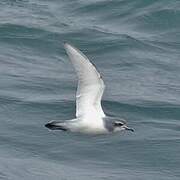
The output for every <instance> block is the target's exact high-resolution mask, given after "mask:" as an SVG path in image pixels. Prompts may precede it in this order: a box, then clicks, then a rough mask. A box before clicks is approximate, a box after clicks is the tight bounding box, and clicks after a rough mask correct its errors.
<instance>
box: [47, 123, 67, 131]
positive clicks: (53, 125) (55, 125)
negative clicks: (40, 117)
mask: <svg viewBox="0 0 180 180" xmlns="http://www.w3.org/2000/svg"><path fill="white" fill-rule="evenodd" d="M45 127H47V128H48V129H51V130H62V131H67V130H68V129H67V127H66V126H65V123H63V122H60V121H51V122H49V123H47V124H45Z"/></svg>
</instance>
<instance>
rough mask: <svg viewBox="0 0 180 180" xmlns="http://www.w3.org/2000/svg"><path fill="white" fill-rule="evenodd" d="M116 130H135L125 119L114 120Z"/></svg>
mask: <svg viewBox="0 0 180 180" xmlns="http://www.w3.org/2000/svg"><path fill="white" fill-rule="evenodd" d="M113 127H114V131H122V130H128V131H132V132H134V129H132V128H129V127H128V126H127V124H126V122H123V121H119V120H117V121H114V122H113Z"/></svg>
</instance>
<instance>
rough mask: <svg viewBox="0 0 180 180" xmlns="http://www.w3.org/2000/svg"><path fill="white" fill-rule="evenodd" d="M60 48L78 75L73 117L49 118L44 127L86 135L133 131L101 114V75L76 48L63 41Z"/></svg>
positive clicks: (102, 86)
mask: <svg viewBox="0 0 180 180" xmlns="http://www.w3.org/2000/svg"><path fill="white" fill-rule="evenodd" d="M64 47H65V50H66V52H67V54H68V56H69V59H70V60H71V62H72V64H73V66H74V68H75V71H76V73H77V77H78V87H77V93H76V118H74V119H71V120H65V121H51V122H49V123H47V124H46V125H45V126H46V127H47V128H49V129H51V130H62V131H70V132H78V133H86V134H107V133H113V132H117V131H121V130H129V131H134V130H133V129H132V128H129V127H128V126H127V124H126V122H125V121H123V120H121V119H120V118H114V117H109V116H106V115H105V113H104V111H103V109H102V106H101V98H102V95H103V92H104V89H105V85H104V82H103V80H102V77H101V75H100V74H99V72H98V71H97V69H96V68H95V66H94V65H93V64H92V63H91V62H90V61H89V59H88V58H87V57H86V56H85V55H84V54H83V53H82V52H81V51H80V50H78V49H77V48H75V47H74V46H72V45H70V44H68V43H65V44H64Z"/></svg>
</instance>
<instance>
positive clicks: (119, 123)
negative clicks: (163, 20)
mask: <svg viewBox="0 0 180 180" xmlns="http://www.w3.org/2000/svg"><path fill="white" fill-rule="evenodd" d="M122 125H123V123H122V122H114V126H122Z"/></svg>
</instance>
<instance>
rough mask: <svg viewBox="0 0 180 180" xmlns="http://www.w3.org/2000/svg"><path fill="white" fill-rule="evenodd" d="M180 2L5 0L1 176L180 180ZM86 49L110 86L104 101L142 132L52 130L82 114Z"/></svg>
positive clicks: (0, 61) (1, 5) (0, 59)
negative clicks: (79, 63) (81, 57)
mask: <svg viewBox="0 0 180 180" xmlns="http://www.w3.org/2000/svg"><path fill="white" fill-rule="evenodd" d="M179 21H180V1H178V0H136V1H134V0H117V1H116V0H114V1H110V0H87V1H85V0H68V1H65V0H59V1H58V0H51V1H47V0H1V1H0V122H1V124H0V179H3V180H32V179H33V180H85V179H87V180H90V179H98V180H99V179H103V180H110V179H112V180H152V179H153V180H179V179H180V155H179V154H180V23H179ZM64 41H68V42H70V43H72V44H73V45H75V46H76V47H78V48H79V49H81V50H82V51H83V52H84V53H85V54H86V55H87V56H88V57H89V59H91V61H92V62H93V63H94V64H96V67H97V68H98V70H99V71H100V72H101V74H102V77H103V79H104V81H105V84H106V90H105V93H104V96H103V102H102V104H103V108H104V110H105V112H106V113H107V114H108V115H110V116H117V117H120V118H124V119H126V120H127V121H128V124H129V126H131V127H133V128H134V129H135V132H134V133H130V132H122V133H118V134H114V135H110V136H107V135H106V136H103V135H102V136H86V135H77V134H70V133H65V132H60V131H53V132H52V131H48V129H46V128H45V127H44V124H45V123H47V122H48V121H50V120H61V119H62V120H66V119H71V118H73V117H74V116H75V92H76V85H77V78H76V75H75V72H74V70H73V68H72V65H71V64H70V62H69V60H68V57H67V55H66V53H65V50H64V48H63V42H64Z"/></svg>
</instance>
